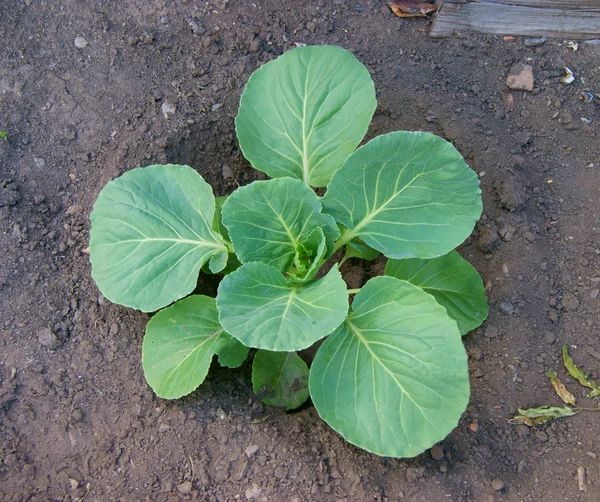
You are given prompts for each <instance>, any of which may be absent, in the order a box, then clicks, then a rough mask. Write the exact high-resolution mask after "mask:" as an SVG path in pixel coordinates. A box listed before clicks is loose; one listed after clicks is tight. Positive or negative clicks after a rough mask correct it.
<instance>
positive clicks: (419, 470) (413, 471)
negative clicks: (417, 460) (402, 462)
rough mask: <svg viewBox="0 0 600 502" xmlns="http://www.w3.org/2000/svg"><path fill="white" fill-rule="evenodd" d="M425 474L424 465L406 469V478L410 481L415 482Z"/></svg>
mask: <svg viewBox="0 0 600 502" xmlns="http://www.w3.org/2000/svg"><path fill="white" fill-rule="evenodd" d="M423 476H425V468H424V467H409V468H408V469H406V479H407V481H408V482H409V483H414V482H415V481H416V480H417V479H419V478H422V477H423Z"/></svg>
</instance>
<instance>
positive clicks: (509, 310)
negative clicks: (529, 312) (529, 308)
mask: <svg viewBox="0 0 600 502" xmlns="http://www.w3.org/2000/svg"><path fill="white" fill-rule="evenodd" d="M500 309H501V310H502V312H504V313H505V314H508V315H513V314H514V313H515V306H514V305H513V304H512V303H510V302H502V303H501V304H500Z"/></svg>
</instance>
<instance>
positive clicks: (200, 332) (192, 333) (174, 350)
mask: <svg viewBox="0 0 600 502" xmlns="http://www.w3.org/2000/svg"><path fill="white" fill-rule="evenodd" d="M215 354H218V355H219V363H221V364H222V365H223V366H229V367H230V368H235V367H237V366H240V365H241V364H242V363H243V362H244V360H245V359H246V357H247V356H248V347H244V346H243V345H242V344H241V343H240V342H238V341H237V340H236V339H235V338H233V337H232V336H231V335H229V334H227V333H226V332H225V330H224V329H223V328H222V327H221V325H220V324H219V319H218V312H217V307H216V304H215V299H214V298H209V297H208V296H200V295H194V296H190V297H189V298H186V299H185V300H180V301H178V302H177V303H175V304H173V305H171V306H170V307H168V308H166V309H164V310H161V311H160V312H159V313H158V314H156V315H155V316H154V317H153V318H152V319H151V320H150V322H149V323H148V326H147V327H146V335H145V336H144V342H143V344H142V365H143V367H144V374H145V375H146V380H147V381H148V384H149V385H150V387H152V389H153V390H154V392H156V394H157V395H158V396H159V397H162V398H164V399H177V398H179V397H181V396H185V395H186V394H189V393H190V392H192V391H193V390H195V389H196V387H198V386H199V385H200V384H201V383H202V382H203V381H204V378H205V377H206V374H207V373H208V369H209V367H210V363H211V361H212V358H213V356H214V355H215Z"/></svg>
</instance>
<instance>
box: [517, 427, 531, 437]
mask: <svg viewBox="0 0 600 502" xmlns="http://www.w3.org/2000/svg"><path fill="white" fill-rule="evenodd" d="M516 430H517V436H519V437H520V438H521V439H525V438H526V437H528V436H529V434H531V431H530V430H529V426H528V425H525V424H519V425H517V427H516Z"/></svg>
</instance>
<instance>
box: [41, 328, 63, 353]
mask: <svg viewBox="0 0 600 502" xmlns="http://www.w3.org/2000/svg"><path fill="white" fill-rule="evenodd" d="M37 338H38V342H40V345H43V346H44V347H48V348H49V349H50V350H55V349H57V348H58V347H59V346H60V341H59V340H58V338H56V335H55V334H54V333H52V330H50V328H44V329H42V330H40V331H38V334H37Z"/></svg>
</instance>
